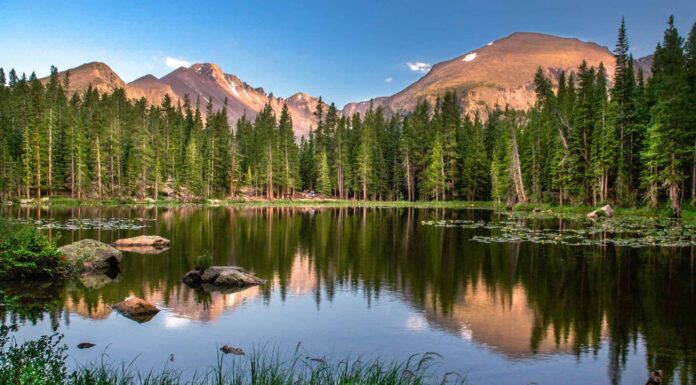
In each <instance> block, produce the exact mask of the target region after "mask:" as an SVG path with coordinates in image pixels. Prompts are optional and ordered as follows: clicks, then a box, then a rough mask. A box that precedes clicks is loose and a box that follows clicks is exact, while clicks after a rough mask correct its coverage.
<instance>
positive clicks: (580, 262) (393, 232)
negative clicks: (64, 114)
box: [0, 207, 696, 384]
mask: <svg viewBox="0 0 696 385" xmlns="http://www.w3.org/2000/svg"><path fill="white" fill-rule="evenodd" d="M1 210H2V215H4V216H11V217H14V218H18V219H24V220H27V219H33V220H39V219H42V220H43V219H46V218H52V219H55V220H56V221H58V222H65V221H67V220H68V219H71V218H75V219H82V218H87V219H101V220H108V219H110V218H122V219H123V218H124V219H128V220H129V221H132V222H133V223H136V222H137V223H146V224H147V226H146V227H145V228H143V229H133V228H125V227H124V228H119V227H115V228H107V229H105V228H103V227H102V228H99V229H92V228H89V226H85V227H83V228H78V229H75V230H60V229H55V228H54V229H50V230H48V231H49V232H50V234H51V236H52V237H56V238H57V239H58V242H59V243H61V244H64V243H69V242H72V241H75V240H79V239H83V238H95V239H99V240H102V241H105V242H111V241H114V240H116V239H118V238H122V237H130V236H135V235H140V234H158V235H162V236H164V237H166V238H169V239H171V240H172V241H173V242H172V247H171V249H169V250H166V251H164V252H162V253H160V254H144V255H143V254H136V253H126V254H125V257H124V259H123V262H122V266H121V274H119V275H118V276H115V277H112V278H113V279H111V278H109V279H103V278H90V279H83V280H82V281H78V282H69V283H66V284H59V283H47V284H42V285H35V284H32V285H29V286H23V285H13V286H6V285H4V286H6V287H4V288H3V291H4V294H3V295H4V296H5V302H6V303H8V304H9V305H8V306H5V307H3V308H0V314H2V318H3V320H4V322H17V321H22V320H25V321H27V325H30V324H31V323H37V322H40V321H41V320H44V319H48V320H50V323H51V325H52V327H53V328H54V329H60V327H61V324H65V325H69V323H70V320H71V317H75V316H78V317H83V318H89V319H92V320H103V321H100V322H112V319H113V316H112V315H111V309H110V306H111V305H112V304H113V303H115V302H118V301H121V300H123V298H125V297H128V296H138V297H142V298H145V299H147V300H149V301H151V302H154V303H156V304H158V305H159V306H162V307H164V308H165V309H166V312H164V313H163V314H161V315H160V316H161V317H162V319H163V321H162V322H163V324H162V325H163V327H164V328H166V329H186V328H188V327H191V322H197V323H204V324H214V323H218V322H224V319H222V317H223V315H225V314H229V313H231V312H235V311H237V310H238V309H241V308H243V307H244V306H245V304H247V303H252V302H255V301H260V302H261V303H263V304H264V306H265V308H266V309H268V311H269V312H271V311H273V312H274V314H275V311H276V310H277V311H281V312H282V311H284V310H283V303H285V302H288V301H289V299H290V298H300V297H301V298H309V299H311V300H312V301H313V302H314V304H315V306H316V309H317V311H318V312H319V313H321V312H322V308H323V307H326V306H331V303H332V302H334V301H335V300H336V298H337V296H341V295H352V296H353V297H355V296H356V295H357V296H358V298H360V300H361V301H362V302H363V303H364V304H366V305H367V307H368V308H369V307H370V306H371V304H372V303H374V302H377V301H380V300H381V299H382V298H385V297H387V298H392V297H393V298H397V299H398V300H399V301H402V302H403V303H404V304H406V305H407V306H408V307H410V308H413V309H414V310H415V311H414V312H413V313H412V314H410V315H409V316H408V317H406V318H404V320H403V328H404V329H405V330H407V331H409V332H410V333H412V334H416V333H421V332H424V331H429V330H439V331H442V332H444V333H447V334H448V335H450V336H453V337H455V338H456V339H455V340H454V341H455V342H454V343H459V344H473V345H475V346H481V347H484V348H485V349H490V350H492V351H494V352H496V354H499V355H502V356H503V357H504V358H505V359H506V360H508V361H507V362H515V361H522V362H527V361H530V360H531V361H534V360H536V359H543V357H547V356H555V355H572V356H574V357H576V358H577V360H578V361H580V362H584V361H586V360H592V359H597V357H599V356H601V355H604V354H606V356H607V364H606V366H607V367H606V370H607V375H606V376H605V377H604V381H606V382H609V383H613V384H618V383H621V382H622V376H624V374H625V373H626V371H627V362H628V360H629V358H630V357H631V356H635V355H636V354H643V357H641V360H642V361H643V363H642V365H641V367H639V368H637V370H642V371H644V372H645V373H647V369H648V368H660V369H663V370H664V372H665V375H666V378H667V379H668V380H669V381H670V383H682V384H694V383H696V380H695V377H696V323H694V322H695V321H694V320H695V319H696V278H695V277H696V267H695V264H694V261H695V258H694V249H693V248H691V249H666V248H663V249H629V248H614V247H611V246H610V247H571V246H560V245H542V244H531V243H510V244H482V243H476V242H471V241H470V238H471V237H472V236H474V235H491V232H492V231H494V230H488V229H461V228H437V227H432V226H422V225H420V222H421V221H422V220H439V219H471V220H493V221H495V220H498V219H497V218H496V215H495V214H494V213H492V212H490V211H442V210H439V211H438V210H413V209H389V210H385V209H382V210H378V209H366V208H360V209H352V208H342V209H323V210H295V209H287V208H259V209H234V208H222V207H218V208H198V207H178V208H158V207H151V208H146V207H135V208H116V207H113V208H109V207H78V208H69V209H53V208H43V209H37V208H16V207H12V208H8V207H3V208H2V209H1ZM531 225H533V226H540V227H541V226H543V227H549V226H552V227H565V226H578V224H575V223H569V222H568V221H565V220H544V221H538V223H532V224H531ZM600 236H601V235H600ZM201 254H209V255H211V256H212V257H213V259H214V263H215V264H232V265H239V266H244V267H246V268H248V269H250V270H252V271H254V273H255V274H256V275H258V276H259V277H261V278H264V279H267V280H268V281H269V283H268V284H267V285H264V286H260V287H253V288H250V289H247V290H244V291H241V292H237V293H233V294H227V295H225V294H221V293H204V292H201V291H197V290H193V289H190V288H188V287H187V286H186V285H183V284H182V283H181V282H180V278H181V276H182V275H183V274H184V273H185V272H186V271H188V270H189V269H191V268H192V267H193V265H194V261H195V259H196V257H197V256H199V255H201ZM275 295H277V296H278V298H279V300H278V301H274V300H272V298H274V296H275ZM351 298H352V297H351ZM354 306H355V312H356V314H358V313H359V312H360V311H361V310H359V306H358V305H354ZM160 316H158V317H160ZM383 317H384V320H385V322H386V320H388V319H389V317H390V316H389V314H386V313H385V314H384V316H383ZM315 322H319V321H315ZM315 326H316V325H315ZM320 326H321V327H322V328H328V330H329V331H330V332H333V333H342V334H344V335H345V334H347V335H348V336H350V335H351V333H353V332H355V334H356V336H355V338H359V337H358V332H357V330H355V331H353V330H350V329H348V330H346V329H345V328H340V329H339V326H338V325H330V324H321V325H320ZM27 327H28V326H27ZM279 327H280V326H279ZM288 327H289V326H288ZM332 328H335V329H332ZM259 337H260V336H259ZM390 338H391V339H390ZM403 338H408V335H407V336H406V337H404V336H403V335H400V336H399V337H398V338H396V337H391V336H379V335H376V336H372V339H374V340H375V341H381V343H387V344H389V343H391V344H395V345H398V344H399V343H402V342H403ZM380 339H382V340H380ZM456 341H458V342H456ZM370 343H371V342H370V340H366V341H364V344H368V345H369V344H370ZM375 343H376V342H375ZM448 343H452V342H448ZM638 345H641V346H643V347H644V349H637V346H638ZM438 348H440V349H442V348H443V347H442V346H433V347H432V349H428V350H436V351H438ZM639 352H640V353H639ZM471 354H474V353H471ZM462 369H463V370H468V369H470V368H468V367H466V366H465V365H464V366H463V367H462ZM634 370H635V369H634ZM634 374H635V373H634ZM556 375H557V376H558V378H556V379H557V380H560V379H563V378H564V377H565V376H566V375H567V373H562V372H559V373H556ZM639 376H640V377H642V376H643V373H642V372H641V373H640V375H639Z"/></svg>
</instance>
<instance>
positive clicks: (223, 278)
mask: <svg viewBox="0 0 696 385" xmlns="http://www.w3.org/2000/svg"><path fill="white" fill-rule="evenodd" d="M213 283H214V284H215V286H220V287H246V286H256V285H262V284H263V283H264V281H263V280H262V279H259V278H257V277H255V276H253V275H251V274H249V273H246V272H243V271H241V270H236V269H234V270H233V269H230V270H225V271H223V272H222V273H220V275H218V277H217V278H216V279H215V281H214V282H213Z"/></svg>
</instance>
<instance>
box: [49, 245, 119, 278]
mask: <svg viewBox="0 0 696 385" xmlns="http://www.w3.org/2000/svg"><path fill="white" fill-rule="evenodd" d="M58 250H60V251H61V252H62V253H63V255H64V256H65V259H66V260H67V261H68V264H69V265H71V266H72V267H73V268H74V269H75V270H77V271H81V272H82V271H88V272H89V271H96V270H107V269H111V268H114V267H117V266H118V264H119V263H120V262H121V258H122V254H121V252H120V251H118V250H116V249H115V248H113V247H111V246H109V245H107V244H106V243H104V242H99V241H96V240H94V239H83V240H81V241H78V242H74V243H71V244H69V245H65V246H62V247H60V248H59V249H58Z"/></svg>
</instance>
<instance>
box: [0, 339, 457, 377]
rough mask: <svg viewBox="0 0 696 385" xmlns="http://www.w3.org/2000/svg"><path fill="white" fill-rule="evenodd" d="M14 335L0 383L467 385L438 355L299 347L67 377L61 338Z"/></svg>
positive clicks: (91, 368)
mask: <svg viewBox="0 0 696 385" xmlns="http://www.w3.org/2000/svg"><path fill="white" fill-rule="evenodd" d="M13 330H16V329H13V328H11V327H6V326H2V327H0V383H2V384H16V385H39V384H41V385H305V384H307V385H309V384H312V385H315V384H316V385H349V384H365V385H425V384H463V383H465V379H464V378H463V377H462V376H459V375H457V374H454V373H447V374H443V375H439V374H437V371H436V364H437V360H438V359H439V358H440V356H438V355H437V354H435V353H427V354H424V355H422V356H412V357H411V358H409V359H408V360H406V361H404V362H384V361H381V360H378V359H377V360H369V361H364V360H361V359H359V358H358V359H350V358H349V359H344V360H340V361H330V360H325V359H322V358H312V357H306V356H303V355H302V354H300V352H299V346H298V349H296V350H295V353H294V355H292V356H291V357H290V358H289V359H285V358H282V355H281V354H280V353H279V351H277V350H275V351H272V352H268V351H266V350H264V349H261V350H259V351H256V352H254V353H252V354H250V355H249V356H244V357H235V358H231V359H229V361H230V362H225V361H226V358H225V356H224V355H222V354H219V355H218V359H217V362H215V363H214V364H213V366H211V367H210V368H209V369H208V370H207V371H205V372H204V373H200V374H195V373H194V374H193V375H189V376H185V375H184V373H182V372H180V371H176V370H170V369H166V368H165V369H162V370H160V371H152V372H148V373H141V372H140V371H138V370H136V369H134V368H133V363H132V362H131V363H130V364H125V363H124V364H120V365H111V364H109V363H108V362H105V361H104V360H102V361H101V362H99V363H96V364H93V365H88V366H82V367H78V368H77V369H75V370H73V371H69V370H68V369H67V367H66V364H65V363H66V360H67V359H68V358H69V357H68V355H67V353H66V352H67V347H65V346H64V345H61V343H60V342H61V336H60V335H57V334H54V335H52V336H43V337H40V338H39V339H37V340H33V341H27V342H24V343H22V344H18V343H17V342H16V341H15V340H14V339H13V338H12V337H11V336H10V335H9V334H10V332H11V331H13Z"/></svg>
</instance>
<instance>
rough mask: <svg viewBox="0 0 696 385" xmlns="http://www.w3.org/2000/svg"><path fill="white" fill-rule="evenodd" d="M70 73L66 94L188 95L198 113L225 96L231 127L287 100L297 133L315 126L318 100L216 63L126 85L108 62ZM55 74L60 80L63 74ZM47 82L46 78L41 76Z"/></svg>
mask: <svg viewBox="0 0 696 385" xmlns="http://www.w3.org/2000/svg"><path fill="white" fill-rule="evenodd" d="M68 71H69V72H70V77H69V78H70V86H69V89H68V92H69V93H74V92H77V93H81V92H84V91H85V90H86V89H87V88H88V87H89V85H92V87H93V88H96V89H97V90H99V91H100V92H111V91H113V90H115V89H117V88H124V89H125V91H126V95H127V96H128V97H129V98H131V99H140V98H145V99H146V100H147V101H148V103H149V104H154V105H159V104H161V103H162V100H163V99H164V96H165V95H167V94H168V95H169V96H170V97H171V98H172V100H173V101H174V102H183V99H184V96H185V95H188V96H189V99H190V100H191V103H196V101H197V100H198V101H199V102H200V108H201V112H202V113H203V114H205V108H206V105H207V104H208V101H209V100H210V99H212V103H213V110H219V109H221V108H222V107H223V105H224V103H225V99H227V111H228V116H229V122H230V125H232V127H234V124H235V123H236V121H237V120H238V119H239V118H240V117H242V115H245V114H246V116H247V118H249V119H253V118H254V117H255V116H256V113H257V112H258V111H260V110H261V109H262V108H263V107H264V106H265V105H266V104H270V105H271V107H272V108H273V110H274V111H275V113H276V115H277V116H278V117H280V113H281V111H282V109H283V104H284V103H287V105H288V110H289V111H290V114H291V115H292V120H293V126H294V128H295V133H296V134H297V135H306V134H307V133H308V132H309V129H310V127H311V126H316V119H315V118H314V114H313V112H314V110H315V109H316V106H317V103H318V102H319V99H318V98H316V97H314V96H310V95H307V94H305V93H296V94H294V95H292V96H290V97H289V98H287V99H283V98H280V97H275V96H273V94H272V93H270V94H267V93H266V92H265V91H264V89H263V88H260V87H259V88H254V87H252V86H250V85H249V84H247V83H246V82H244V81H242V80H241V79H239V78H238V77H236V76H234V75H231V74H226V73H224V72H223V71H222V69H221V68H220V67H219V66H218V65H217V64H212V63H200V64H194V65H192V66H190V67H189V68H185V67H180V68H177V69H176V70H174V71H172V72H171V73H169V74H167V75H166V76H164V77H162V78H161V79H158V78H156V77H155V76H153V75H145V76H143V77H141V78H138V79H136V80H134V81H132V82H130V83H128V84H126V83H125V82H124V81H123V80H122V79H121V78H120V77H119V76H118V75H117V74H116V73H115V72H114V71H113V70H112V69H111V68H110V67H109V66H108V65H106V64H104V63H100V62H92V63H87V64H83V65H81V66H79V67H75V68H72V69H70V70H68ZM68 71H63V72H60V73H59V76H60V78H61V79H62V78H63V77H64V76H65V73H66V72H68ZM41 81H42V82H44V83H45V82H47V81H48V78H43V79H41Z"/></svg>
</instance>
